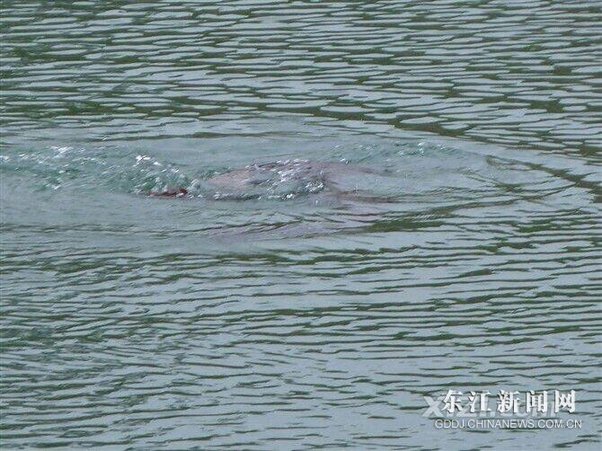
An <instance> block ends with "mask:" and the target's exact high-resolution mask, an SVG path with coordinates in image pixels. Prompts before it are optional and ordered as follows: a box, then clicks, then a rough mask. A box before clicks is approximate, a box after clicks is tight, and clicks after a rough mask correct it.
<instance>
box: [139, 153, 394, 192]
mask: <svg viewBox="0 0 602 451" xmlns="http://www.w3.org/2000/svg"><path fill="white" fill-rule="evenodd" d="M368 174H377V175H385V174H384V173H383V172H382V171H381V172H379V171H376V170H374V169H371V168H367V167H363V166H358V165H354V164H348V163H344V162H318V161H310V160H279V161H274V162H269V163H255V164H250V165H248V166H245V167H244V168H240V169H233V170H231V171H228V172H225V173H223V174H219V175H216V176H213V177H210V178H209V179H207V180H205V185H206V186H207V187H208V188H209V189H210V190H211V191H212V192H213V194H212V197H213V198H214V199H234V200H237V199H238V200H242V199H250V198H260V197H268V198H270V197H271V198H281V199H287V198H294V197H297V196H299V195H310V194H315V193H319V192H325V193H328V194H329V195H334V196H335V197H336V198H338V199H353V200H379V201H381V202H382V201H386V199H383V198H379V197H378V196H374V195H370V192H369V191H367V190H366V189H362V187H364V188H365V187H366V186H367V185H369V183H368V184H367V183H366V175H368ZM150 195H151V196H153V197H185V196H187V195H188V190H187V189H186V188H182V187H179V188H175V189H167V190H165V191H162V192H151V193H150Z"/></svg>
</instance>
